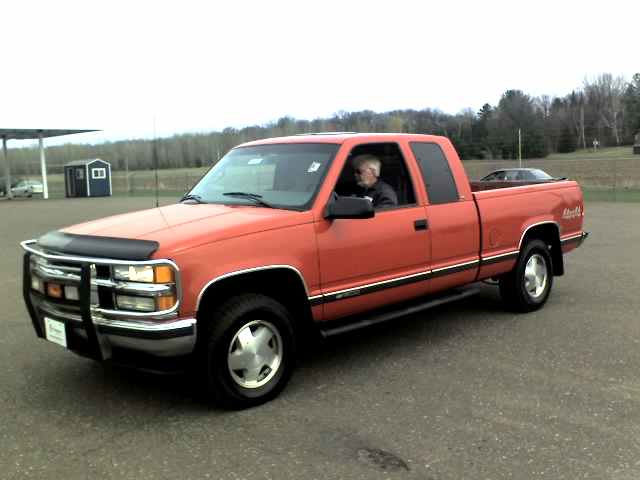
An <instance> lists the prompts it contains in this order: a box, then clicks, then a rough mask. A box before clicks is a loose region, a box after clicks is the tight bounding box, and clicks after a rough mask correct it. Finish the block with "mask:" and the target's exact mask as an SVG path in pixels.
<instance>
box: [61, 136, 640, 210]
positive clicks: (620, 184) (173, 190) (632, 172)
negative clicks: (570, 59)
mask: <svg viewBox="0 0 640 480" xmlns="http://www.w3.org/2000/svg"><path fill="white" fill-rule="evenodd" d="M464 165H465V169H466V170H467V174H468V175H469V178H470V179H472V180H477V179H479V178H481V177H483V176H484V175H486V174H487V173H489V172H490V171H492V170H496V169H499V168H509V167H517V166H518V161H517V160H468V161H465V162H464ZM522 166H523V167H533V168H541V169H543V170H545V171H547V172H548V173H549V174H551V175H553V176H556V177H567V178H570V179H573V180H577V181H578V182H579V183H580V184H581V185H582V188H583V190H584V193H585V199H586V200H587V201H618V202H638V201H640V155H634V154H633V153H632V149H631V147H614V148H603V149H599V150H598V151H597V152H594V151H592V150H580V151H577V152H573V153H569V154H553V155H550V156H549V157H547V158H543V159H531V160H523V162H522ZM207 169H208V168H207V167H205V168H180V169H169V170H159V171H158V185H159V190H160V192H161V195H163V196H167V195H170V196H174V195H175V196H176V197H177V196H179V195H181V194H182V193H184V192H186V191H188V190H189V189H190V188H191V187H192V186H193V185H194V184H195V183H196V182H197V181H198V180H199V179H200V177H201V176H202V175H203V174H204V173H205V172H206V171H207ZM48 180H49V192H50V194H51V196H52V197H54V198H55V197H63V196H64V177H63V175H61V174H58V175H49V177H48ZM112 182H113V192H114V195H136V196H153V195H155V173H154V171H153V170H137V171H131V172H129V174H128V178H127V175H126V173H125V172H124V171H114V172H113V179H112Z"/></svg>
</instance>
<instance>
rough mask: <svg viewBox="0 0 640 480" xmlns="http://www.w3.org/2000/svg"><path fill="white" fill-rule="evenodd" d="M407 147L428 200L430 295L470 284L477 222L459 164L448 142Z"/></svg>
mask: <svg viewBox="0 0 640 480" xmlns="http://www.w3.org/2000/svg"><path fill="white" fill-rule="evenodd" d="M409 147H410V149H411V152H412V154H413V155H414V157H415V159H416V161H417V163H418V166H419V167H420V171H421V174H422V180H423V182H424V186H425V190H426V193H427V197H428V199H427V202H428V203H427V205H426V207H425V208H426V218H427V221H428V222H429V231H430V234H431V255H430V257H431V258H430V260H431V261H430V269H431V285H430V291H431V292H437V291H440V290H445V289H448V288H451V287H455V286H459V285H463V284H466V283H470V282H473V281H474V280H475V279H476V276H477V274H478V268H479V265H480V264H479V254H480V220H479V216H478V210H477V208H476V204H475V202H474V201H473V196H472V194H471V188H470V186H469V181H468V179H467V175H466V173H465V171H464V168H463V167H462V162H461V161H460V159H459V158H458V155H457V153H456V152H455V150H454V148H453V146H452V145H451V143H450V142H448V141H445V142H442V144H441V143H436V142H426V141H410V142H409Z"/></svg>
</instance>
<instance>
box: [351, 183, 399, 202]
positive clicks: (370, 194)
mask: <svg viewBox="0 0 640 480" xmlns="http://www.w3.org/2000/svg"><path fill="white" fill-rule="evenodd" d="M358 196H359V197H362V198H369V199H370V200H371V202H372V203H373V207H374V208H378V207H390V206H394V205H397V204H398V196H397V195H396V192H394V191H393V188H391V185H389V184H388V183H386V182H383V181H382V180H378V181H377V182H376V183H374V184H373V185H372V186H371V187H369V188H366V189H361V191H360V192H359V193H358Z"/></svg>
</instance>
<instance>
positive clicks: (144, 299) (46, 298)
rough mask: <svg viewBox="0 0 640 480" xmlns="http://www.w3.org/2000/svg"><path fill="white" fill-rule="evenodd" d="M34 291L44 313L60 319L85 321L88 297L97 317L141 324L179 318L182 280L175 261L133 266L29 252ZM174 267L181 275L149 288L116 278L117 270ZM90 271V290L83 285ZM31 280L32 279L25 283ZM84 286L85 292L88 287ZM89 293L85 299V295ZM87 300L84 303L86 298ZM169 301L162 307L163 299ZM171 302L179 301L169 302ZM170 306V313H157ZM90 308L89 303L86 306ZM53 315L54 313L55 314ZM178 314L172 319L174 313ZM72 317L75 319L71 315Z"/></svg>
mask: <svg viewBox="0 0 640 480" xmlns="http://www.w3.org/2000/svg"><path fill="white" fill-rule="evenodd" d="M28 251H29V252H30V253H31V255H30V259H29V262H30V268H29V274H30V279H29V281H30V283H31V285H30V286H31V292H32V293H33V294H36V295H39V296H40V297H41V300H42V301H43V304H42V308H43V309H44V310H48V311H50V310H53V311H54V312H55V313H57V314H58V315H57V316H59V315H60V314H64V315H65V316H66V317H67V318H70V319H72V320H77V321H81V304H82V302H83V301H84V302H86V297H87V296H88V297H89V298H88V304H89V309H90V311H91V316H92V317H93V318H94V319H95V318H96V317H104V318H114V319H118V318H122V317H129V318H139V319H140V320H154V319H156V318H157V319H162V320H166V319H167V316H168V315H170V316H176V315H177V309H178V305H179V297H178V296H179V277H178V272H177V269H176V268H175V266H174V265H173V264H171V262H169V261H162V260H150V261H147V262H135V261H131V262H127V261H121V260H109V259H93V258H84V257H71V256H69V257H67V256H62V255H59V254H57V253H55V252H49V251H44V250H38V249H36V248H33V247H29V249H28ZM130 264H133V265H170V266H171V267H172V268H174V270H175V278H174V279H173V281H169V282H166V283H148V282H136V281H124V280H119V279H116V278H115V275H114V266H115V265H130ZM87 267H88V269H89V275H88V278H89V288H88V294H87V288H86V286H83V285H82V278H83V274H82V272H83V268H87ZM25 280H26V279H25ZM83 287H84V288H83ZM82 292H84V294H83V293H82ZM83 295H84V298H82V296H83ZM161 298H162V299H164V300H165V301H164V302H160V301H159V299H161ZM167 299H174V301H171V302H167V301H166V300H167ZM132 302H133V303H134V304H135V303H136V302H139V303H142V304H146V305H150V307H149V308H148V310H139V309H138V310H137V309H135V308H127V307H128V306H129V305H131V303H132ZM167 303H169V305H171V307H170V308H154V306H159V305H165V304H167ZM85 305H86V304H85ZM54 312H52V313H54ZM174 313H175V314H176V315H171V314H174ZM69 314H70V315H69Z"/></svg>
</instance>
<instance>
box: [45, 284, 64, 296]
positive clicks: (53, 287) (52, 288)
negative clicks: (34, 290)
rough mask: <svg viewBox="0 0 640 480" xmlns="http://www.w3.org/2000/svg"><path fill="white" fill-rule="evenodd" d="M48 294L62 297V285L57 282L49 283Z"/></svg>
mask: <svg viewBox="0 0 640 480" xmlns="http://www.w3.org/2000/svg"><path fill="white" fill-rule="evenodd" d="M47 295H49V296H50V297H53V298H62V286H61V285H58V284H57V283H47Z"/></svg>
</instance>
